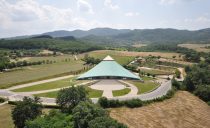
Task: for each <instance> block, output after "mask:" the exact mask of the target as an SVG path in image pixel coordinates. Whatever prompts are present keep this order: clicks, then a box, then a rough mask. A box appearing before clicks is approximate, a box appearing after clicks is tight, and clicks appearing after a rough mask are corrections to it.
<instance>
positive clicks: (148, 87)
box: [127, 80, 159, 94]
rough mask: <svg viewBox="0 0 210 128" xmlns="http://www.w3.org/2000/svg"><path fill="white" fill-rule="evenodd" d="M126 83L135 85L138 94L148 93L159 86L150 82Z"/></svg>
mask: <svg viewBox="0 0 210 128" xmlns="http://www.w3.org/2000/svg"><path fill="white" fill-rule="evenodd" d="M127 82H129V83H131V84H133V85H135V86H136V87H137V88H138V94H142V93H146V92H149V91H152V90H153V89H155V88H157V87H158V86H159V85H158V84H157V83H154V82H151V81H144V82H140V81H130V80H128V81H127Z"/></svg>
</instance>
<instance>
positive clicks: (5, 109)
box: [0, 104, 14, 128]
mask: <svg viewBox="0 0 210 128" xmlns="http://www.w3.org/2000/svg"><path fill="white" fill-rule="evenodd" d="M11 111H12V106H10V105H8V104H5V105H2V106H0V128H14V124H13V121H12V117H11Z"/></svg>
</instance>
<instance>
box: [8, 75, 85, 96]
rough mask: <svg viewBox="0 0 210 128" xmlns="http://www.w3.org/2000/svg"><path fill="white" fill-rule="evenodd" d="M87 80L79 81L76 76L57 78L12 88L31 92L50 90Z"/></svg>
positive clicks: (16, 90)
mask: <svg viewBox="0 0 210 128" xmlns="http://www.w3.org/2000/svg"><path fill="white" fill-rule="evenodd" d="M81 82H85V81H77V80H75V77H72V78H67V79H62V80H57V81H53V82H48V83H43V84H38V85H34V86H29V87H24V88H19V89H15V90H12V91H14V92H31V91H41V90H49V89H55V88H62V87H67V86H72V85H74V84H78V83H81Z"/></svg>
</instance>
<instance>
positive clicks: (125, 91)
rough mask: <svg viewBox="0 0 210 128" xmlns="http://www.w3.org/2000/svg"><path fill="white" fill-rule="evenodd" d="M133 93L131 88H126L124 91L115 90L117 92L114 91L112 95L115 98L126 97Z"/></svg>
mask: <svg viewBox="0 0 210 128" xmlns="http://www.w3.org/2000/svg"><path fill="white" fill-rule="evenodd" d="M130 91H131V89H130V88H124V89H122V90H115V91H112V94H113V96H114V97H115V96H123V95H126V94H128V93H129V92H130Z"/></svg>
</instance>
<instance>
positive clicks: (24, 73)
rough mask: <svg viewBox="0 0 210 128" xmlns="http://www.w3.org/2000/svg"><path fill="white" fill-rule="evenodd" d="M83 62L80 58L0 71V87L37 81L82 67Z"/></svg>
mask: <svg viewBox="0 0 210 128" xmlns="http://www.w3.org/2000/svg"><path fill="white" fill-rule="evenodd" d="M83 63H84V62H83V61H81V60H77V61H75V60H71V61H68V62H57V63H53V64H43V65H36V66H28V67H23V68H22V69H19V70H16V71H11V72H4V73H0V88H8V87H10V86H14V85H16V84H22V83H27V82H32V81H38V80H41V79H46V78H51V77H55V75H58V74H64V73H68V72H70V71H77V70H80V69H83V68H84V65H83Z"/></svg>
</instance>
